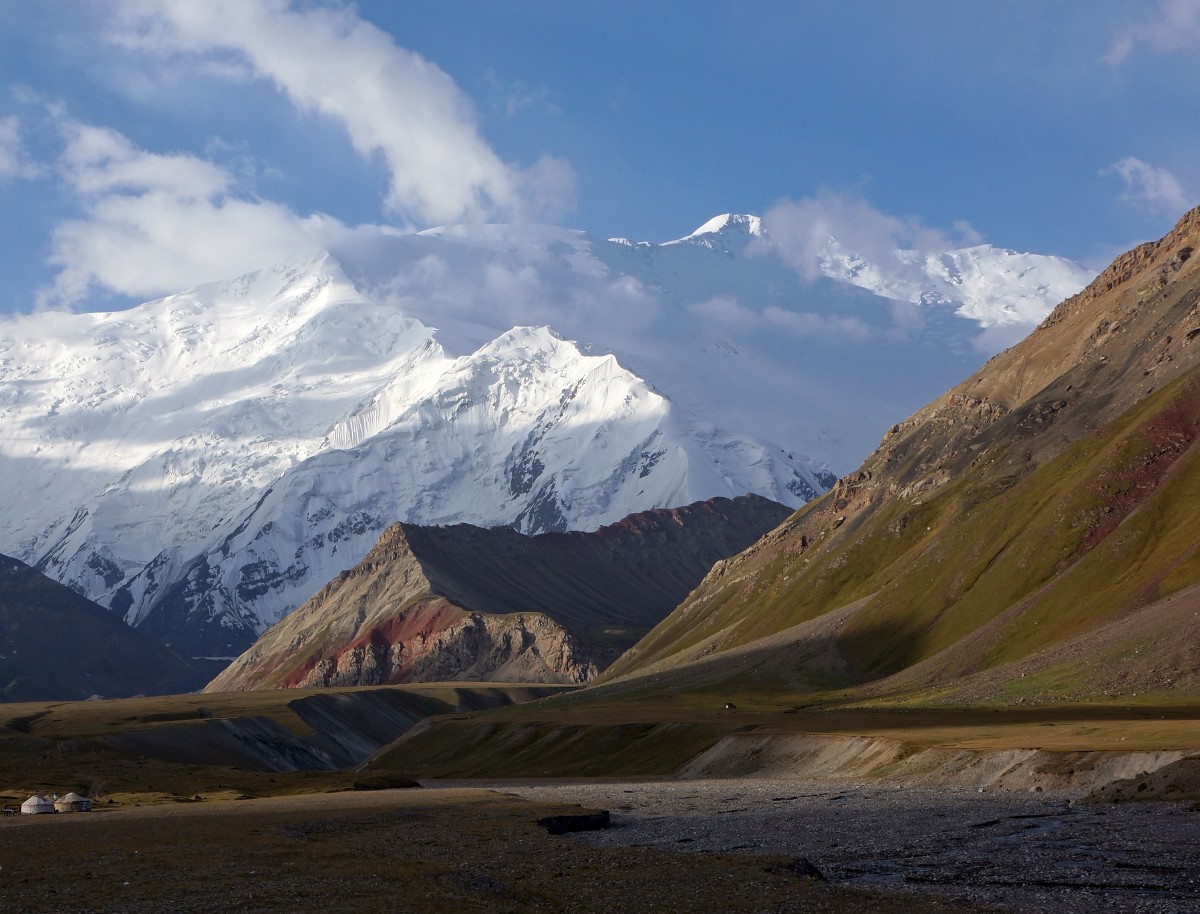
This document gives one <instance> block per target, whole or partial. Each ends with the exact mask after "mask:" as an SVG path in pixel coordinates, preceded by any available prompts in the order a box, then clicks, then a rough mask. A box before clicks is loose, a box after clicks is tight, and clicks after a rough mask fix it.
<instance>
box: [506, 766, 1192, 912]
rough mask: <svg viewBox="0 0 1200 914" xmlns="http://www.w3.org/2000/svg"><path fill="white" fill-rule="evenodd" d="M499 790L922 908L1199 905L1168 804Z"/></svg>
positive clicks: (558, 786)
mask: <svg viewBox="0 0 1200 914" xmlns="http://www.w3.org/2000/svg"><path fill="white" fill-rule="evenodd" d="M496 786H501V785H499V784H498V785H496ZM503 789H504V790H505V791H506V792H511V793H516V794H518V795H519V796H521V797H524V798H526V799H529V800H535V801H539V802H558V803H566V802H579V803H583V804H585V805H591V806H610V807H611V808H612V809H613V817H612V824H613V827H612V828H611V829H608V830H606V831H599V832H591V833H586V834H581V835H579V836H578V837H576V838H575V839H573V840H577V841H581V842H585V843H587V844H589V845H592V846H600V847H611V846H615V845H620V846H637V847H644V848H652V849H661V850H671V851H675V852H677V853H686V854H701V855H716V854H731V853H732V854H755V855H758V854H779V855H786V856H791V857H793V858H794V859H796V860H797V861H808V862H809V863H810V865H811V866H812V867H813V868H814V869H816V870H817V871H818V872H820V873H823V874H824V875H825V877H826V878H827V879H828V880H829V882H830V883H832V884H834V885H837V884H842V885H854V886H862V887H870V888H873V889H886V890H888V891H889V892H896V893H898V894H900V893H902V894H904V895H908V896H913V895H916V896H918V897H924V898H926V899H928V900H929V903H930V904H931V906H932V905H933V903H934V902H935V901H936V900H937V899H939V898H940V899H946V900H957V901H958V902H959V903H961V904H963V905H964V907H965V906H967V905H969V904H983V905H994V906H996V907H998V908H999V909H1001V910H1007V911H1020V912H1021V914H1095V912H1096V911H1099V910H1112V911H1120V912H1122V914H1192V912H1194V911H1196V910H1200V883H1198V882H1197V881H1196V879H1195V874H1196V872H1197V868H1198V867H1200V848H1198V847H1197V845H1196V842H1195V838H1194V836H1195V829H1196V827H1197V814H1196V813H1195V812H1192V811H1190V810H1189V809H1188V808H1187V807H1185V806H1182V805H1180V804H1167V803H1153V804H1147V803H1139V804H1122V805H1120V806H1112V805H1082V804H1078V803H1075V802H1073V801H1072V798H1071V797H1069V796H1066V795H1063V794H1058V793H1053V792H1043V793H1036V792H1029V793H999V794H996V793H979V792H977V791H975V790H962V789H957V790H955V789H944V788H943V789H938V790H930V789H923V788H914V787H908V788H896V787H890V788H886V787H880V786H877V785H875V786H866V785H859V784H828V783H819V782H813V781H801V780H764V779H748V780H714V781H707V780H706V781H670V782H666V781H654V782H614V783H602V782H589V783H578V782H575V783H562V782H558V783H554V782H548V783H544V784H537V783H530V782H523V783H512V782H505V783H503ZM798 875H801V876H803V875H805V874H804V873H798ZM814 878H815V877H814Z"/></svg>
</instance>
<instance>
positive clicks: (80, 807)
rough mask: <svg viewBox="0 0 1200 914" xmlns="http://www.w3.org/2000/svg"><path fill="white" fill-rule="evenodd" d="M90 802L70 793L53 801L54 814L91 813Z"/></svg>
mask: <svg viewBox="0 0 1200 914" xmlns="http://www.w3.org/2000/svg"><path fill="white" fill-rule="evenodd" d="M91 810H92V801H91V800H89V799H88V798H87V797H81V796H80V795H79V794H77V793H75V792H74V791H72V792H71V793H69V794H67V795H66V796H65V797H59V798H58V799H57V800H55V801H54V811H55V812H91Z"/></svg>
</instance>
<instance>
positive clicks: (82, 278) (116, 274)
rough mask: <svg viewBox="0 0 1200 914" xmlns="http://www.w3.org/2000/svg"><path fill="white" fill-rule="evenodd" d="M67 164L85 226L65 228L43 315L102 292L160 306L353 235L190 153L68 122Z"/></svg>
mask: <svg viewBox="0 0 1200 914" xmlns="http://www.w3.org/2000/svg"><path fill="white" fill-rule="evenodd" d="M59 126H60V129H61V131H62V133H63V136H64V141H65V148H64V151H63V154H62V157H61V159H60V162H59V169H60V175H61V178H62V179H63V181H64V183H65V185H66V186H67V188H68V189H69V190H70V191H72V192H73V193H74V194H75V195H76V196H77V197H78V199H79V201H80V205H81V207H82V209H83V215H82V217H81V218H78V219H73V220H70V221H67V222H64V223H61V224H60V225H58V226H57V227H56V228H55V230H54V233H53V236H52V239H51V245H52V253H51V256H50V258H49V261H50V263H51V265H52V266H55V267H57V268H58V273H57V275H56V276H55V279H54V281H53V283H52V284H51V285H50V286H48V287H47V288H44V289H42V290H41V291H40V293H39V302H38V304H39V306H40V307H63V306H66V307H70V306H73V305H77V304H80V303H82V302H84V301H85V300H86V298H87V297H88V295H89V294H90V293H91V292H92V291H93V290H94V289H95V288H97V287H99V288H102V289H105V290H108V291H111V292H115V293H117V294H120V295H126V296H131V297H135V298H139V297H140V298H150V297H153V296H155V295H161V294H164V293H168V292H175V291H179V290H180V289H183V288H186V287H187V286H191V285H195V284H197V283H200V282H205V281H209V280H214V279H222V278H226V277H229V276H237V275H239V274H241V273H245V272H248V271H250V270H255V269H260V268H262V267H264V266H266V265H268V264H271V263H274V262H276V261H278V260H280V259H283V258H286V257H294V256H302V255H303V254H305V253H308V252H312V251H316V250H319V249H322V248H325V247H329V246H330V245H331V244H332V243H334V242H335V240H336V239H337V238H339V237H342V236H344V235H345V234H346V233H347V232H350V231H352V230H351V229H349V228H347V227H346V226H345V225H343V224H342V223H340V222H339V221H338V220H336V219H333V218H331V217H328V216H324V215H314V216H308V217H301V216H299V215H297V214H296V213H294V212H292V211H291V210H289V209H288V208H287V207H285V206H282V205H280V204H277V203H270V202H261V201H257V200H247V199H243V198H239V197H237V196H236V195H235V194H234V193H233V184H234V181H233V176H232V175H230V174H229V173H228V172H225V171H223V170H222V169H221V168H219V167H218V166H216V165H214V164H213V163H212V162H208V161H205V160H203V159H199V158H197V157H195V156H192V155H188V154H185V153H172V154H169V155H163V154H158V153H151V152H146V151H144V150H142V149H139V148H137V147H136V146H135V145H134V144H133V143H131V142H130V141H129V140H128V139H127V138H126V137H124V136H123V135H121V134H120V133H118V132H117V131H115V130H111V129H108V128H104V127H94V126H90V125H86V124H80V123H78V122H75V121H70V120H61V121H60V124H59Z"/></svg>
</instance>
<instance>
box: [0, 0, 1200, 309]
mask: <svg viewBox="0 0 1200 914" xmlns="http://www.w3.org/2000/svg"><path fill="white" fill-rule="evenodd" d="M0 42H2V45H0V77H2V79H3V83H4V87H3V91H0V212H2V213H3V217H4V218H3V219H0V243H2V244H3V248H2V250H3V252H4V253H3V268H4V272H5V276H6V279H7V282H5V283H4V285H3V291H0V311H31V310H34V309H36V308H39V307H70V308H75V309H84V310H87V309H94V308H101V307H114V306H122V305H124V304H129V303H131V302H133V301H140V300H143V299H147V298H151V297H155V296H156V295H160V294H164V293H166V292H170V291H175V290H178V289H181V288H184V287H186V286H188V285H191V284H194V283H196V282H200V281H204V280H207V279H216V278H223V277H225V276H229V275H236V274H237V273H239V272H244V271H245V270H247V269H252V268H254V267H257V266H262V265H265V264H266V263H269V262H271V261H273V260H274V259H278V258H279V257H280V256H285V255H286V252H287V251H289V250H292V249H295V248H298V247H303V246H305V245H320V244H322V243H325V242H329V241H330V239H336V238H338V237H342V236H344V235H345V234H347V233H353V232H354V230H355V227H357V226H364V225H392V226H396V227H397V228H398V229H401V230H412V229H421V228H427V227H430V226H432V225H437V224H442V223H445V222H452V221H480V220H483V221H550V222H555V223H558V224H564V225H569V226H572V227H576V228H581V229H585V230H587V231H590V232H593V233H595V234H597V235H600V236H604V237H608V236H614V235H620V236H626V237H630V238H634V239H638V240H649V241H664V240H668V239H670V238H674V237H678V236H680V235H683V234H686V233H687V232H688V231H690V230H691V229H692V228H694V227H695V226H697V225H699V224H700V223H702V222H704V221H705V220H707V219H708V218H709V217H710V216H713V215H715V214H717V213H721V212H727V211H735V212H753V213H762V212H764V211H767V210H770V209H771V208H773V207H776V206H779V205H780V204H785V205H786V204H789V203H796V202H799V203H801V204H804V205H805V206H806V207H809V209H811V208H812V207H816V208H821V207H824V208H827V209H829V210H830V211H831V212H833V213H835V214H837V213H840V214H843V215H844V214H847V213H854V214H855V218H856V219H858V220H862V219H866V220H867V221H870V220H871V219H872V218H874V217H875V216H877V217H878V219H879V225H880V226H884V227H886V230H887V231H888V232H889V233H890V236H889V237H894V240H895V241H896V242H897V243H899V244H904V243H905V242H906V241H910V240H911V237H915V236H916V235H919V234H921V233H923V232H933V233H936V234H938V235H940V236H943V237H945V238H947V239H950V240H952V241H963V242H968V241H977V240H985V241H988V242H991V243H993V244H997V245H1002V246H1005V247H1010V248H1015V249H1019V250H1029V251H1037V252H1040V253H1052V254H1061V255H1065V256H1068V257H1073V258H1075V259H1079V260H1082V261H1084V262H1086V263H1089V264H1091V265H1094V266H1097V267H1099V266H1102V265H1103V264H1104V263H1105V262H1107V260H1108V259H1110V258H1111V257H1112V256H1113V255H1114V254H1116V253H1118V252H1119V251H1121V250H1124V249H1126V248H1128V247H1129V246H1131V245H1132V244H1134V243H1136V242H1138V241H1142V240H1145V239H1148V238H1153V237H1158V236H1159V235H1161V234H1162V233H1163V232H1165V231H1166V230H1167V229H1169V228H1170V226H1171V225H1172V224H1173V222H1174V221H1175V219H1177V218H1178V216H1179V215H1180V214H1181V213H1182V212H1183V211H1184V210H1185V209H1187V208H1189V207H1191V206H1194V205H1196V204H1197V203H1200V0H1137V2H1119V0H1092V2H1089V3H1086V4H1076V3H1057V2H1033V0H1027V2H1026V0H1010V2H1005V3H983V2H969V0H954V2H932V0H931V2H914V3H907V2H857V3H840V2H819V3H818V2H802V0H791V2H748V0H740V2H716V0H709V2H706V0H695V2H690V3H686V4H684V3H675V2H658V3H655V2H644V0H643V2H636V3H635V2H607V3H604V4H583V3H562V2H552V0H539V2H532V0H509V2H504V3H497V2H485V0H460V2H447V3H436V4H428V3H424V4H417V3H399V2H385V0H362V2H359V3H357V4H354V5H349V4H345V3H342V2H338V0H324V2H322V0H295V2H290V3H289V2H286V0H205V2H192V0H174V2H172V0H96V2H92V3H79V2H73V0H44V2H41V3H38V4H28V3H24V2H19V0H0ZM805 211H809V210H805ZM833 222H834V224H836V219H834V220H833ZM859 228H862V226H852V225H847V226H845V231H846V232H847V233H848V234H853V232H854V231H855V230H857V229H859Z"/></svg>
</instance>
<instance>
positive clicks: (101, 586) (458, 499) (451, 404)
mask: <svg viewBox="0 0 1200 914" xmlns="http://www.w3.org/2000/svg"><path fill="white" fill-rule="evenodd" d="M901 255H903V252H901ZM827 259H828V263H823V264H822V267H821V269H822V271H823V274H824V275H820V276H818V277H816V278H815V279H814V278H811V277H805V276H803V275H801V273H799V272H798V271H797V270H795V269H794V268H793V266H792V265H790V264H789V262H788V259H787V258H786V257H784V256H781V254H780V252H779V251H778V250H776V245H775V243H774V241H773V239H772V238H771V237H770V235H769V233H767V232H766V231H765V230H764V229H763V226H762V224H761V222H760V221H759V220H758V219H756V218H755V217H748V216H724V217H718V218H717V219H715V220H712V221H711V222H710V223H708V224H706V225H705V226H703V227H701V229H700V230H698V231H697V232H694V233H693V234H692V235H689V236H687V237H685V238H682V239H680V240H679V241H676V242H670V243H667V244H662V245H654V244H647V243H631V242H628V241H623V240H617V239H614V240H610V241H605V240H601V239H597V238H594V237H592V236H589V235H587V234H584V233H581V232H574V231H569V230H565V229H559V228H554V227H549V226H502V225H493V226H457V227H447V228H442V229H435V230H432V231H429V232H424V233H420V234H415V235H400V234H395V233H391V232H388V231H385V230H380V231H379V232H377V233H375V234H368V233H365V232H360V233H359V235H358V236H357V237H356V238H355V240H354V242H353V243H352V244H348V245H347V246H346V247H345V248H344V249H341V250H336V251H332V252H324V253H321V254H319V255H316V256H313V257H304V258H300V259H297V260H296V261H294V262H291V263H286V264H280V265H276V266H274V267H270V268H267V269H264V270H262V271H259V272H257V273H254V274H250V275H247V276H243V277H240V278H237V279H234V280H230V281H227V282H220V283H212V284H208V285H204V286H200V287H197V288H195V289H192V290H190V291H187V292H183V293H180V294H178V295H172V296H169V297H167V298H164V299H161V300H158V301H155V302H149V303H147V304H144V305H141V306H138V307H136V308H132V309H130V310H128V311H121V312H109V313H94V314H62V313H40V314H36V315H28V316H20V317H15V318H8V319H6V320H4V321H3V322H0V430H2V431H3V434H2V435H0V473H3V475H4V478H5V479H7V480H8V483H6V487H7V494H6V499H5V501H6V511H5V513H4V514H3V516H2V517H0V552H5V553H8V554H12V555H14V556H16V557H18V558H20V559H21V560H22V561H25V562H27V563H29V564H31V565H35V566H36V567H37V568H38V569H39V570H41V571H43V572H44V573H46V574H48V575H49V576H51V577H53V578H55V579H56V580H59V581H62V582H64V583H66V584H68V585H69V586H71V587H73V588H75V589H76V590H78V591H79V592H81V593H83V594H85V595H87V596H88V597H90V598H92V599H94V600H96V601H97V602H100V603H101V604H102V605H106V606H108V607H110V608H111V609H112V610H114V611H116V612H119V613H121V614H122V615H123V616H124V617H125V618H126V619H127V620H128V621H129V622H131V623H132V624H134V625H136V626H138V627H139V628H141V629H143V630H145V631H148V632H151V633H153V634H157V635H159V636H160V637H162V638H163V639H164V640H166V641H168V642H169V643H171V644H173V645H175V646H176V648H177V649H179V650H180V651H182V652H188V653H191V654H193V655H196V656H230V655H232V654H235V653H237V652H238V651H240V650H241V649H242V648H244V647H245V646H247V645H248V644H249V643H250V642H251V641H252V640H253V639H254V637H255V636H256V635H257V634H258V633H260V632H261V631H262V630H263V629H265V628H266V627H267V626H268V625H270V624H272V623H274V622H276V621H278V620H279V619H280V618H281V617H282V616H283V615H285V614H286V613H288V612H290V611H291V610H292V609H293V608H295V607H296V606H298V605H300V604H301V603H303V602H304V601H305V600H306V599H307V598H308V597H310V596H311V595H312V594H313V593H315V592H316V590H318V589H319V588H320V587H321V586H322V585H323V584H325V583H326V582H327V581H328V580H330V579H331V578H332V577H334V576H335V575H336V574H338V573H339V572H341V571H342V570H344V569H346V568H349V567H351V566H353V565H354V564H355V563H357V562H358V561H359V560H360V559H362V557H363V556H364V555H365V554H366V553H367V551H368V550H369V549H370V547H371V546H372V545H373V544H374V542H375V541H376V539H377V538H378V536H379V533H380V531H381V530H383V529H384V528H385V527H387V526H388V525H389V524H391V523H393V522H396V521H405V522H408V523H419V524H449V523H472V524H476V525H480V526H493V525H505V526H512V527H514V528H515V529H517V530H519V531H521V532H524V533H538V532H543V531H550V530H567V529H581V530H588V529H595V528H597V527H600V526H601V525H604V524H610V523H613V522H615V521H617V520H620V519H621V518H622V517H625V516H626V515H628V514H631V513H634V512H636V511H641V510H646V509H649V508H656V507H671V506H678V505H684V504H689V503H692V502H695V501H698V500H701V499H706V498H711V497H715V496H727V497H735V496H738V495H741V494H744V493H747V492H754V493H757V494H760V495H764V496H766V497H768V498H772V499H774V500H776V501H780V502H783V503H785V504H788V505H791V506H796V505H799V504H801V503H802V502H804V501H805V500H808V499H810V498H812V497H815V496H816V495H818V494H820V493H821V492H822V491H824V490H825V489H827V488H828V487H829V486H830V485H831V484H832V482H833V481H834V479H835V477H836V475H837V474H839V473H841V472H844V471H845V470H846V469H848V468H849V467H851V466H853V465H855V463H856V462H857V461H858V460H860V459H861V458H862V456H863V455H865V454H866V453H867V452H869V450H870V449H871V448H872V447H873V446H874V445H875V444H876V443H877V441H878V439H879V437H880V435H881V434H882V432H883V430H884V429H886V427H887V426H888V424H890V423H891V422H892V421H893V420H894V419H895V417H896V416H900V415H905V414H907V413H908V412H911V411H912V410H913V409H915V408H916V407H917V406H919V405H921V404H922V403H924V402H926V401H927V400H929V399H930V398H932V397H933V396H935V395H936V394H938V393H940V392H941V391H942V390H943V389H945V388H946V387H948V386H949V385H950V384H951V383H952V382H953V381H955V380H957V379H958V378H959V377H961V376H963V375H965V374H967V373H969V371H970V370H972V369H974V368H975V367H977V366H978V363H979V362H981V361H982V359H983V358H984V357H985V356H986V355H987V354H989V353H988V352H987V350H986V346H987V342H986V339H987V338H986V336H983V337H981V334H986V328H988V327H989V326H991V325H993V324H1000V325H1004V324H1013V323H1015V322H1017V320H1018V318H1019V317H1021V316H1023V315H1025V314H1027V313H1033V312H1035V311H1037V309H1038V308H1039V307H1040V308H1041V309H1042V310H1041V313H1045V312H1046V311H1048V310H1049V309H1050V307H1052V306H1053V305H1054V304H1055V303H1056V302H1057V301H1058V300H1059V299H1061V298H1063V297H1065V296H1066V295H1067V294H1069V293H1071V292H1073V291H1075V289H1076V288H1078V287H1079V286H1082V285H1083V283H1084V282H1085V281H1086V279H1087V278H1088V277H1087V274H1086V273H1085V272H1084V271H1083V270H1082V269H1081V268H1079V267H1077V266H1074V265H1071V264H1068V263H1066V262H1064V261H1060V260H1057V259H1056V258H1047V257H1038V256H1037V255H1015V254H1012V253H1011V252H1004V251H999V250H996V249H991V248H986V247H983V248H969V249H965V250H963V251H950V252H946V253H945V254H944V255H942V256H940V257H935V258H932V259H931V258H929V257H926V259H925V261H924V262H923V263H924V266H923V267H922V269H925V271H926V272H925V274H923V275H925V276H926V279H925V280H924V281H923V282H922V281H920V276H919V275H918V272H919V271H917V270H915V269H909V268H907V267H896V266H895V264H894V263H892V262H890V261H889V262H887V263H883V264H869V263H867V261H865V260H863V259H862V258H856V257H854V256H853V255H849V254H845V253H844V252H841V251H840V249H839V248H837V246H836V243H835V242H831V246H830V253H829V255H828V258H827ZM910 259H911V258H910ZM897 262H900V263H903V262H904V261H903V260H902V259H897ZM909 266H910V267H911V266H912V264H909ZM952 266H953V269H952V268H951V267H952ZM889 270H890V271H891V272H889ZM956 290H957V291H956ZM959 293H961V294H959ZM955 294H958V297H957V298H955V297H953V296H954V295H955ZM1038 316H1040V315H1038Z"/></svg>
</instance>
